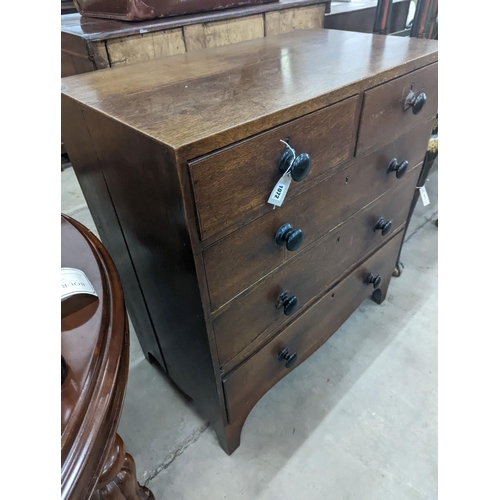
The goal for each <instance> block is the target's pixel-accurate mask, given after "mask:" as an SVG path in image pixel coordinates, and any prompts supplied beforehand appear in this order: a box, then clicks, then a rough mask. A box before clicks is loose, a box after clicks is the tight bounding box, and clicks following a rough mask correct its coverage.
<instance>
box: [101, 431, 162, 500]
mask: <svg viewBox="0 0 500 500" xmlns="http://www.w3.org/2000/svg"><path fill="white" fill-rule="evenodd" d="M91 500H154V496H153V494H152V493H151V491H149V489H148V488H146V487H144V486H141V485H140V484H139V483H138V482H137V475H136V471H135V462H134V459H133V458H132V456H131V455H129V454H128V453H126V451H125V446H124V444H123V440H122V438H121V437H120V436H119V435H118V434H116V435H115V440H114V443H113V445H112V447H111V450H110V452H109V454H108V457H107V459H106V464H105V465H104V470H103V472H102V474H101V477H100V478H99V481H98V483H97V485H96V488H95V490H94V493H93V494H92V497H91Z"/></svg>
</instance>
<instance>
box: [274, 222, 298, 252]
mask: <svg viewBox="0 0 500 500" xmlns="http://www.w3.org/2000/svg"><path fill="white" fill-rule="evenodd" d="M274 241H275V242H276V243H277V244H278V245H280V246H281V245H285V244H286V249H287V250H288V251H289V252H294V251H295V250H297V249H298V248H299V247H300V245H302V242H303V241H304V234H303V233H302V230H301V229H293V227H292V225H291V224H283V225H282V226H281V227H280V228H279V229H278V231H277V232H276V234H275V235H274Z"/></svg>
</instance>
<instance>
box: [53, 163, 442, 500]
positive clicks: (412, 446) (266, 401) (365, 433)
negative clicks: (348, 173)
mask: <svg viewBox="0 0 500 500" xmlns="http://www.w3.org/2000/svg"><path fill="white" fill-rule="evenodd" d="M429 177H430V179H429V182H428V183H427V189H428V192H429V196H430V199H431V204H430V205H429V206H427V207H425V208H424V207H423V206H422V203H421V202H420V201H419V203H418V205H417V208H416V211H415V214H414V217H413V219H412V222H411V225H410V228H409V230H408V233H407V237H406V240H407V242H406V245H405V247H404V250H403V259H402V260H403V262H404V264H405V270H404V273H403V275H402V276H401V277H400V278H394V279H393V280H392V281H391V285H390V288H389V293H388V297H387V300H386V301H385V302H384V303H383V304H382V305H381V306H378V305H376V304H375V303H373V302H370V301H365V302H364V303H363V304H362V305H361V306H360V307H359V309H358V310H357V311H356V312H355V313H354V314H353V315H352V316H351V318H349V320H348V321H347V322H346V323H345V324H344V325H343V326H342V328H341V329H340V330H339V331H338V332H337V333H336V334H335V335H334V336H333V337H332V338H331V339H330V340H329V341H328V342H327V343H326V344H325V345H324V346H323V347H322V348H321V349H319V350H318V351H317V352H316V353H315V354H314V355H313V356H311V357H310V358H309V360H307V361H306V362H304V363H303V364H302V365H301V366H300V367H298V368H297V369H296V370H294V371H293V372H292V373H290V375H289V376H287V377H286V378H285V379H283V380H282V381H281V382H280V383H278V385H277V386H275V387H274V388H273V389H272V390H271V391H269V392H268V393H267V394H266V395H265V396H264V397H263V398H262V399H261V401H260V402H259V403H258V404H257V406H256V407H255V408H254V410H253V411H252V412H251V414H250V416H249V417H248V420H247V422H246V424H245V427H244V428H243V433H242V440H241V446H240V448H239V449H238V450H237V451H236V452H235V453H234V454H233V455H232V456H231V457H228V456H227V455H226V454H225V453H224V452H223V451H222V449H221V448H219V445H218V443H217V439H216V437H215V434H214V432H213V431H212V429H211V428H210V427H209V426H208V424H207V423H206V422H204V421H203V420H202V419H201V418H200V417H199V416H198V415H197V414H196V413H195V412H194V411H193V409H192V405H191V404H190V403H189V402H187V401H186V400H185V398H184V397H183V395H181V394H180V393H179V392H178V391H177V390H176V388H175V387H174V386H173V385H172V384H171V383H170V382H169V381H168V380H167V379H166V378H165V377H164V376H163V375H162V373H161V372H160V371H159V370H157V369H156V368H155V367H154V366H151V365H150V364H149V363H148V362H147V361H146V360H145V358H144V356H143V354H142V350H141V348H140V346H139V344H138V341H137V338H136V335H135V332H134V331H133V329H132V332H131V353H130V374H129V381H128V389H127V395H126V399H125V405H124V409H123V415H122V418H121V422H120V428H119V432H120V434H121V436H122V437H123V439H124V441H125V444H126V446H127V449H128V451H129V452H130V453H131V454H132V455H133V456H134V458H135V461H136V464H137V473H138V479H139V481H140V482H141V483H146V484H147V485H148V486H149V488H150V489H151V490H152V491H153V493H154V495H155V497H156V500H223V499H229V500H237V499H241V500H254V499H258V500H276V499H290V500H295V499H297V500H302V499H307V500H320V499H328V500H351V499H361V500H364V499H367V500H379V499H380V500H392V499H394V500H404V499H408V500H430V499H436V498H437V458H438V456H437V314H438V312H437V302H438V300H437V272H438V260H437V242H438V229H437V228H436V226H435V225H434V224H433V223H432V221H433V220H435V219H436V217H437V170H434V171H433V172H432V173H431V175H430V176H429ZM62 211H63V212H64V213H67V214H68V215H71V216H72V217H74V218H76V219H77V220H79V221H80V222H82V223H83V224H85V225H86V226H87V227H88V228H89V229H91V230H92V231H94V232H95V233H96V234H97V232H96V230H95V225H94V223H93V221H92V218H91V216H90V213H89V211H88V209H87V206H86V204H85V200H84V198H83V195H82V193H81V190H80V188H79V185H78V182H77V180H76V177H75V175H74V172H73V169H72V168H68V169H66V170H65V171H64V172H62ZM131 326H132V325H131ZM132 328H133V327H132Z"/></svg>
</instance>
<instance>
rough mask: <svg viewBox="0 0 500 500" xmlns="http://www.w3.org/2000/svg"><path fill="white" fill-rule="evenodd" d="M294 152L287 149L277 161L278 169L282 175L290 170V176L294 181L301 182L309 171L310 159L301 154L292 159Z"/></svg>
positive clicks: (306, 155) (305, 154)
mask: <svg viewBox="0 0 500 500" xmlns="http://www.w3.org/2000/svg"><path fill="white" fill-rule="evenodd" d="M294 155H295V150H293V149H292V148H290V147H287V148H286V149H285V151H283V154H282V155H281V157H280V160H279V164H278V166H279V169H280V172H281V173H282V174H284V173H285V172H286V171H287V170H288V169H290V175H291V176H292V179H293V180H294V181H297V182H299V181H301V180H303V179H305V178H306V177H307V174H308V173H309V170H311V159H310V158H309V155H308V154H307V153H302V154H300V155H299V156H296V157H295V159H294Z"/></svg>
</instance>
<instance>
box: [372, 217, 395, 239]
mask: <svg viewBox="0 0 500 500" xmlns="http://www.w3.org/2000/svg"><path fill="white" fill-rule="evenodd" d="M391 226H392V220H388V221H387V222H384V218H383V217H380V218H379V220H378V221H377V224H375V227H374V228H373V230H374V231H382V236H385V235H386V234H387V233H388V232H389V231H390V230H391Z"/></svg>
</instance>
